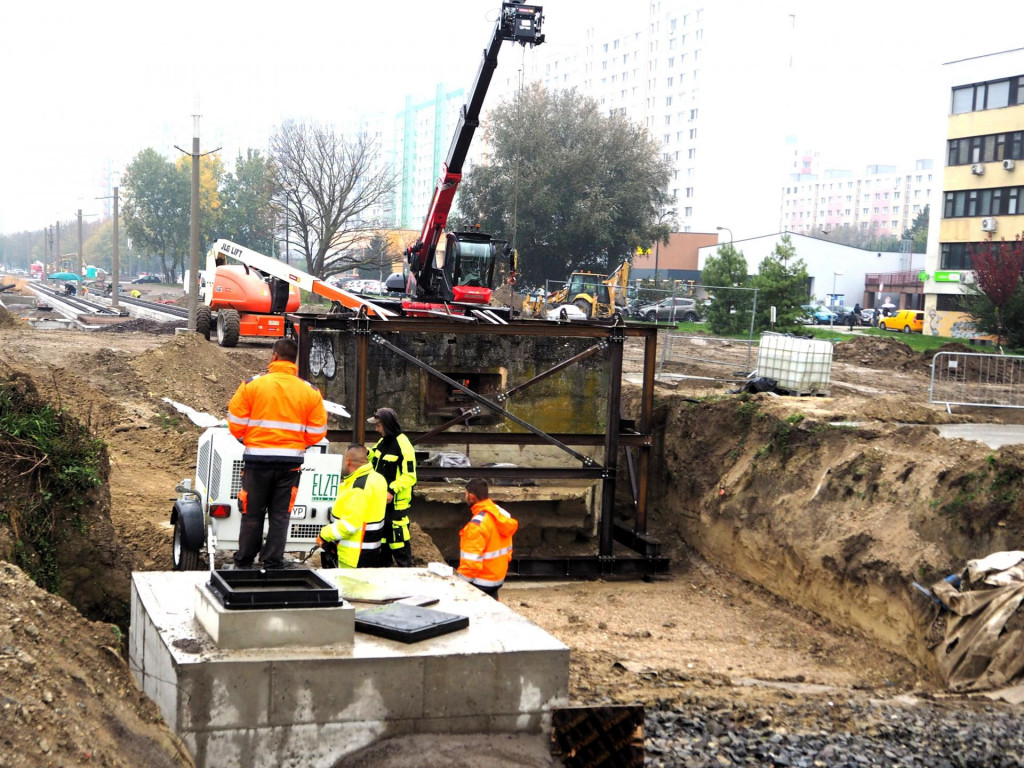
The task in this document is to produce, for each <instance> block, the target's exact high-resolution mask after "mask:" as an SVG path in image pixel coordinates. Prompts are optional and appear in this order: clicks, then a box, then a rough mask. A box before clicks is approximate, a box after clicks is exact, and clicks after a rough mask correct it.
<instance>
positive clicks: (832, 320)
mask: <svg viewBox="0 0 1024 768" xmlns="http://www.w3.org/2000/svg"><path fill="white" fill-rule="evenodd" d="M842 276H843V273H842V272H833V273H832V301H831V302H829V305H830V306H829V310H828V332H829V333H832V330H833V328H834V327H835V322H836V313H835V312H834V311H833V310H832V307H834V306H835V305H836V278H837V277H842Z"/></svg>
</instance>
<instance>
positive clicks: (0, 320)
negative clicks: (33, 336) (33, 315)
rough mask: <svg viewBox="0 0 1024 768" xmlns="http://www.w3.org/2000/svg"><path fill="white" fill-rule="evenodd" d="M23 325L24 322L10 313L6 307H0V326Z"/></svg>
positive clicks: (18, 326) (14, 326)
mask: <svg viewBox="0 0 1024 768" xmlns="http://www.w3.org/2000/svg"><path fill="white" fill-rule="evenodd" d="M24 325H25V322H24V321H23V320H21V319H20V318H18V317H16V316H14V315H12V314H11V313H10V312H9V311H8V310H7V307H0V328H20V327H23V326H24Z"/></svg>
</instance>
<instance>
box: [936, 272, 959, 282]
mask: <svg viewBox="0 0 1024 768" xmlns="http://www.w3.org/2000/svg"><path fill="white" fill-rule="evenodd" d="M960 274H961V273H960V272H936V273H935V282H936V283H959V282H960Z"/></svg>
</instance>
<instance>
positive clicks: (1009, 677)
mask: <svg viewBox="0 0 1024 768" xmlns="http://www.w3.org/2000/svg"><path fill="white" fill-rule="evenodd" d="M1022 560H1024V552H997V553H995V554H992V555H989V556H988V557H986V558H983V559H980V560H971V561H970V562H969V563H968V565H967V567H966V568H964V570H963V572H962V573H961V574H960V577H961V583H960V587H959V588H957V586H955V584H954V583H952V582H951V581H950V580H949V579H946V580H943V581H940V582H938V583H936V584H933V585H932V587H931V590H932V592H933V593H934V595H935V597H936V598H938V599H939V600H940V601H941V602H942V604H943V605H944V606H945V607H946V608H948V609H949V616H948V618H947V620H946V634H945V638H944V639H943V641H942V642H941V643H939V645H938V646H937V647H936V649H935V655H936V658H937V660H938V663H939V668H940V669H941V671H942V674H943V675H944V677H945V679H946V683H947V685H948V686H949V688H950V690H953V691H985V690H990V689H993V688H1002V687H1005V686H1008V685H1011V684H1012V683H1014V682H1017V683H1020V682H1022V680H1019V679H1018V678H1021V677H1022V675H1024V612H1021V611H1020V604H1021V602H1022V601H1024V568H1022V567H1020V563H1021V561H1022Z"/></svg>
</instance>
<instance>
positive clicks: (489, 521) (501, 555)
mask: <svg viewBox="0 0 1024 768" xmlns="http://www.w3.org/2000/svg"><path fill="white" fill-rule="evenodd" d="M466 503H467V504H469V507H470V510H472V512H473V518H472V519H471V520H470V521H469V522H468V523H466V525H464V526H463V528H462V530H461V531H459V570H458V575H459V578H461V579H465V580H466V581H468V582H469V583H470V584H472V585H473V586H474V587H476V588H477V589H479V590H481V591H483V592H486V593H487V594H488V595H490V596H491V597H493V598H494V599H495V600H497V599H498V590H499V589H501V585H502V584H504V583H505V575H506V574H507V573H508V564H509V561H511V560H512V534H514V533H515V532H516V531H517V530H518V529H519V523H518V522H517V521H516V519H515V518H514V517H512V515H510V514H509V513H508V512H506V511H505V510H504V509H502V508H501V507H499V506H498V505H497V504H495V503H494V502H493V501H492V500H491V498H490V489H489V488H488V487H487V481H486V480H484V479H483V478H480V477H474V478H473V479H472V480H470V481H469V482H468V483H466Z"/></svg>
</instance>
